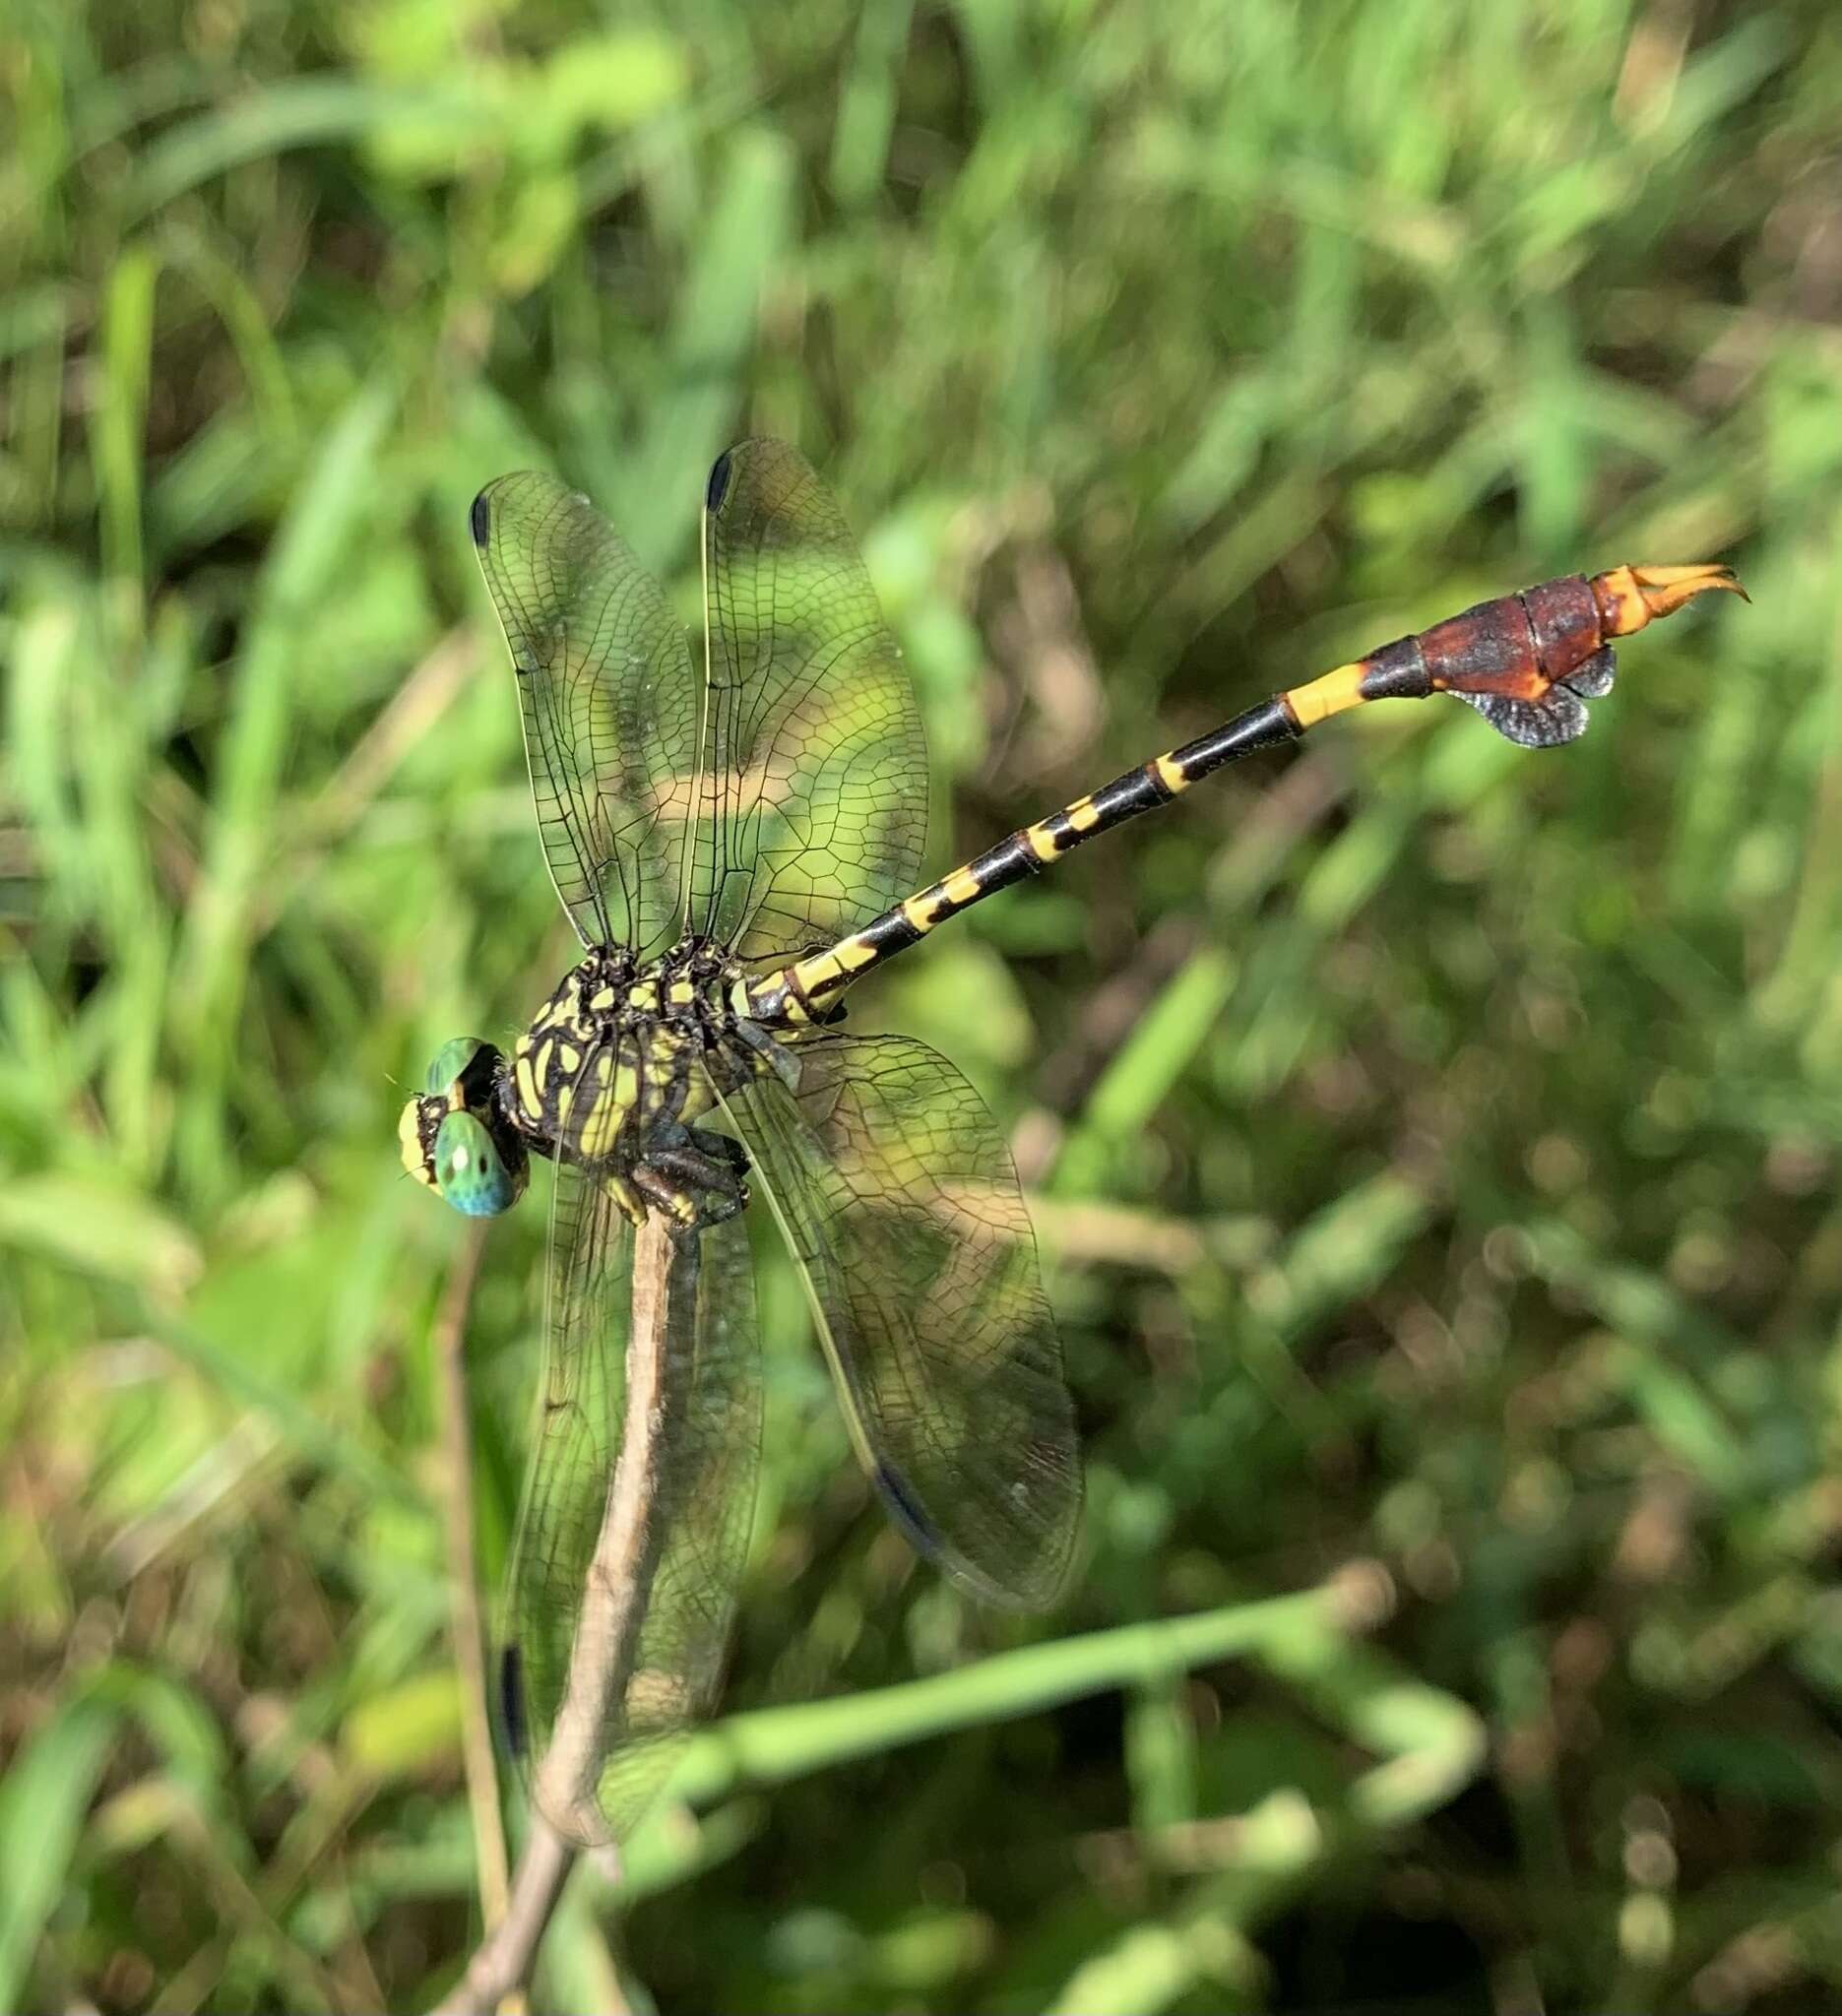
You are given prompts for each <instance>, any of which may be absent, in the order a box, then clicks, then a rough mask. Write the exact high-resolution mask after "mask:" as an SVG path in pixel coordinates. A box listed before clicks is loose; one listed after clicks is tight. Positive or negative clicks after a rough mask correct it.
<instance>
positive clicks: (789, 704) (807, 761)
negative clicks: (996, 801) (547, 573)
mask: <svg viewBox="0 0 1842 2016" xmlns="http://www.w3.org/2000/svg"><path fill="white" fill-rule="evenodd" d="M704 599H705V628H706V635H707V639H708V652H709V667H708V682H707V692H706V709H707V716H708V719H707V723H706V726H705V731H704V735H703V745H702V775H701V781H700V786H699V799H698V807H699V822H698V830H697V841H696V866H695V873H694V876H693V879H692V895H691V903H690V908H689V914H688V918H687V922H688V924H689V926H690V928H692V929H693V930H701V931H703V932H704V933H706V934H707V935H709V936H712V937H715V938H718V939H720V940H721V941H722V942H724V943H725V944H729V945H731V946H733V947H734V949H735V950H736V951H737V952H738V954H739V955H740V956H741V957H742V958H743V959H755V958H763V957H769V956H773V957H781V956H784V955H786V954H787V953H788V952H790V951H795V950H798V949H801V948H803V947H807V946H811V945H815V944H819V943H824V942H828V941H830V940H831V939H833V938H837V937H841V936H843V935H844V933H846V932H847V931H851V930H854V929H856V927H857V925H858V924H862V923H867V922H868V921H869V919H870V918H871V917H873V916H875V915H877V914H879V913H880V912H882V911H884V910H887V909H888V907H889V906H890V905H891V904H892V903H895V902H897V901H898V900H899V899H900V898H901V897H903V896H905V895H907V894H908V892H909V891H910V890H911V889H912V888H913V887H914V885H915V882H916V879H917V871H918V869H919V868H920V865H921V846H922V843H923V841H924V840H925V838H926V828H927V757H926V750H925V748H924V746H923V744H922V741H921V716H920V714H919V712H918V711H917V709H916V705H915V695H914V693H913V691H912V689H911V688H910V685H909V678H908V673H907V670H906V669H905V668H904V666H903V663H902V655H901V652H900V651H899V650H898V648H897V646H896V642H895V639H894V638H893V637H891V636H890V634H889V632H888V630H887V629H886V628H885V627H884V624H883V619H882V612H881V610H880V609H879V608H878V607H877V604H876V596H875V592H874V591H873V590H872V588H871V587H870V580H869V575H868V573H867V571H866V570H865V568H864V566H863V562H862V560H861V558H860V557H859V555H858V553H857V544H856V542H855V540H853V538H852V536H851V534H850V531H849V530H848V528H847V527H846V525H845V521H844V514H843V513H842V512H841V511H840V510H839V508H838V504H837V501H836V499H835V498H834V497H833V496H832V493H831V491H830V490H829V489H828V488H827V487H826V485H825V484H824V483H823V482H822V481H821V480H820V478H819V477H818V476H817V475H816V474H815V473H813V470H812V468H811V466H810V464H808V463H807V462H806V460H805V458H804V457H803V456H801V455H800V454H799V453H798V451H797V450H795V449H793V448H790V447H788V446H787V445H786V444H785V443H784V442H780V441H744V442H742V443H741V444H740V446H739V447H735V448H731V449H730V452H729V453H728V454H727V455H725V456H723V457H721V458H720V459H719V461H718V462H717V465H716V467H715V469H713V470H712V472H711V474H710V487H709V490H708V492H707V497H706V508H705V513H704Z"/></svg>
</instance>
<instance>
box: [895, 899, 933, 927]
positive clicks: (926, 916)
mask: <svg viewBox="0 0 1842 2016" xmlns="http://www.w3.org/2000/svg"><path fill="white" fill-rule="evenodd" d="M902 914H903V915H904V916H905V917H907V918H908V920H909V922H910V923H911V924H913V925H914V927H915V928H916V930H918V931H920V932H921V934H922V935H923V936H925V935H926V933H927V932H929V931H931V930H932V929H933V927H934V925H935V923H937V922H938V918H937V917H936V915H935V914H934V907H933V900H932V898H931V897H927V896H911V897H910V898H909V900H908V901H907V902H906V903H905V904H904V905H903V906H902Z"/></svg>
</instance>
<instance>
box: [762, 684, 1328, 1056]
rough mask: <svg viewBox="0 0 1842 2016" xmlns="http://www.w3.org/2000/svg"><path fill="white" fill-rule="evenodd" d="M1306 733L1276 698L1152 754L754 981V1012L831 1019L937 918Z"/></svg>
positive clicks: (788, 1019) (768, 1017)
mask: <svg viewBox="0 0 1842 2016" xmlns="http://www.w3.org/2000/svg"><path fill="white" fill-rule="evenodd" d="M1298 733H1299V728H1298V725H1297V724H1296V722H1295V721H1294V720H1293V718H1292V716H1291V715H1290V714H1289V713H1288V712H1287V711H1286V707H1285V704H1284V702H1283V701H1281V700H1269V701H1267V702H1266V703H1264V705H1262V706H1259V707H1254V708H1249V709H1248V710H1247V712H1246V713H1245V714H1242V715H1238V716H1237V717H1236V719H1235V720H1234V721H1232V722H1230V723H1228V724H1227V725H1225V726H1223V727H1220V728H1217V729H1216V730H1215V732H1214V733H1213V734H1209V735H1204V736H1202V737H1200V738H1199V739H1198V740H1196V741H1194V742H1188V743H1185V744H1184V746H1183V747H1182V748H1180V749H1173V750H1171V751H1169V752H1168V753H1167V754H1165V755H1163V756H1154V757H1153V758H1152V759H1151V761H1150V762H1149V763H1141V764H1139V765H1138V766H1137V767H1136V768H1135V769H1132V770H1128V771H1125V772H1123V773H1122V774H1121V775H1120V776H1118V777H1115V778H1114V779H1113V780H1112V783H1111V784H1108V785H1103V786H1102V787H1101V788H1100V789H1099V790H1097V791H1091V792H1089V793H1088V795H1087V796H1085V797H1080V798H1076V799H1075V800H1074V802H1073V803H1072V804H1070V805H1064V806H1063V807H1062V809H1061V810H1060V811H1059V812H1051V813H1050V814H1049V815H1048V818H1047V819H1039V820H1038V821H1037V822H1036V824H1035V825H1033V826H1025V827H1022V828H1020V829H1019V830H1018V831H1017V832H1016V833H1013V834H1011V835H1010V836H1009V837H1008V838H1007V839H1004V840H1001V841H999V842H998V843H997V845H996V846H995V847H990V848H987V849H986V850H985V852H984V853H982V854H978V855H976V856H975V857H974V858H973V859H972V860H970V861H967V862H966V863H965V864H964V865H963V866H961V867H957V868H955V869H954V870H953V872H952V873H951V874H950V875H943V876H942V877H941V878H940V880H939V881H938V882H935V883H932V884H931V885H930V886H929V887H927V888H925V889H922V890H920V891H918V892H917V893H916V894H915V895H914V896H911V897H907V898H905V899H904V900H903V901H902V902H901V903H899V904H897V905H896V906H895V908H894V909H893V910H887V911H885V912H884V913H883V914H882V915H881V916H879V917H875V918H873V919H872V920H871V921H870V922H869V923H867V924H865V925H864V926H863V927H862V928H861V929H860V930H857V931H853V932H852V933H851V935H850V936H849V937H848V938H841V939H840V940H839V941H838V943H837V944H836V945H832V946H828V947H827V948H826V950H825V951H823V952H817V953H814V954H812V955H811V957H809V958H807V959H802V960H799V961H798V962H796V963H795V964H794V965H793V966H791V967H788V968H786V969H785V970H784V971H782V972H781V973H778V974H775V975H772V976H771V977H768V978H767V979H765V980H761V981H757V982H755V983H754V984H753V985H751V986H750V987H749V988H748V989H747V993H746V999H747V1003H748V1013H750V1014H751V1015H753V1016H755V1017H756V1018H757V1019H759V1020H761V1021H763V1022H766V1023H769V1024H770V1025H772V1024H774V1023H777V1022H779V1023H793V1024H798V1023H802V1022H812V1021H819V1020H822V1019H823V1016H824V1010H825V1004H826V1001H827V999H828V997H829V996H831V995H835V994H836V993H838V992H839V991H840V989H842V988H843V987H845V986H848V985H849V984H850V982H851V981H852V980H854V979H856V978H857V977H858V976H859V975H860V974H863V973H867V972H868V971H869V969H870V968H871V967H873V966H877V965H879V964H880V963H881V962H882V961H883V960H885V959H888V958H890V957H892V956H893V955H894V954H895V953H897V952H901V951H903V950H904V949H905V948H906V947H908V946H910V945H913V944H915V943H916V942H917V941H918V940H920V939H921V938H924V937H925V936H926V934H927V933H928V932H929V931H931V930H932V929H933V928H934V926H935V925H936V924H939V923H944V922H945V920H946V919H947V918H948V917H952V916H957V915H958V914H960V912H961V911H963V910H969V909H970V908H971V907H972V906H973V905H974V904H975V903H980V902H983V901H984V899H985V897H987V896H992V895H995V894H996V892H997V891H998V890H1000V889H1008V888H1009V887H1010V886H1011V884H1012V883H1014V882H1021V881H1022V880H1023V879H1024V878H1025V877H1026V876H1029V875H1038V874H1041V873H1042V871H1043V869H1044V868H1046V867H1047V866H1048V863H1049V862H1050V861H1053V860H1058V859H1059V858H1060V857H1061V856H1062V855H1063V854H1065V853H1069V852H1071V851H1073V850H1074V849H1075V848H1077V847H1079V846H1081V844H1082V843H1083V842H1084V841H1089V840H1092V839H1093V838H1094V837H1095V835H1096V834H1101V833H1111V832H1112V829H1113V828H1114V827H1115V826H1122V825H1124V823H1125V822H1126V820H1128V819H1136V818H1137V817H1138V815H1139V814H1140V813H1141V812H1149V811H1152V810H1154V809H1155V808H1156V807H1157V806H1159V805H1168V804H1169V803H1170V802H1171V800H1172V799H1173V798H1174V797H1175V796H1176V794H1177V793H1178V792H1179V791H1183V790H1187V789H1188V788H1189V787H1190V786H1191V785H1192V784H1194V783H1195V782H1196V781H1197V780H1198V779H1199V778H1204V777H1207V776H1208V775H1209V773H1210V772H1211V771H1213V770H1219V769H1220V768H1221V767H1222V765H1223V764H1225V763H1232V762H1233V761H1234V760H1235V759H1236V757H1238V756H1244V755H1247V754H1248V753H1249V752H1250V751H1252V750H1254V749H1259V748H1264V747H1267V746H1269V745H1276V744H1278V743H1281V742H1289V741H1291V740H1293V739H1294V737H1295V736H1296V735H1297V734H1298Z"/></svg>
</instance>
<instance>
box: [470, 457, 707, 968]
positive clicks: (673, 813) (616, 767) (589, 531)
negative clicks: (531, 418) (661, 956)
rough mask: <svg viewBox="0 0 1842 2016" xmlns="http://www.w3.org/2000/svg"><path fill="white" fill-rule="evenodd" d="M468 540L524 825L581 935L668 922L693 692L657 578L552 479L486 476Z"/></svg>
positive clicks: (654, 930)
mask: <svg viewBox="0 0 1842 2016" xmlns="http://www.w3.org/2000/svg"><path fill="white" fill-rule="evenodd" d="M473 530H474V541H475V545H476V548H477V550H478V554H479V564H480V569H481V571H482V572H483V573H484V575H485V577H486V587H487V589H488V591H489V592H490V594H491V596H492V603H493V607H494V608H495V609H496V610H497V611H498V615H499V621H500V623H501V625H502V626H503V627H504V630H505V639H506V642H507V644H508V645H509V646H510V647H511V653H512V663H513V665H514V667H515V669H516V671H517V673H518V690H519V699H520V702H521V704H522V706H523V709H524V719H525V751H526V754H527V756H528V757H529V759H530V763H531V790H532V796H533V797H534V799H535V800H536V802H537V811H538V827H539V831H540V834H541V835H542V838H543V851H544V854H545V856H546V857H547V859H548V861H549V864H550V874H551V877H552V878H553V879H554V881H555V883H556V892H557V894H558V895H559V896H560V897H561V898H562V900H563V906H564V908H565V909H566V910H567V911H568V912H569V914H570V916H571V918H572V919H573V921H574V923H575V926H576V930H577V931H578V933H579V934H580V935H581V937H582V940H583V942H584V944H587V945H605V944H622V945H631V946H633V947H635V948H636V949H639V950H641V951H642V952H646V951H651V950H654V949H657V948H659V947H661V946H663V945H664V944H666V943H667V942H668V941H669V940H670V939H671V937H672V936H673V935H675V931H676V926H677V921H678V910H679V905H680V903H681V902H682V899H683V859H684V848H685V844H686V843H685V834H684V828H685V822H686V816H687V814H688V812H689V809H690V802H691V798H690V793H691V774H692V765H693V762H694V759H695V754H696V739H697V737H696V725H697V713H698V694H697V686H696V682H695V680H694V678H693V676H692V672H691V661H690V652H689V649H688V647H687V646H686V643H685V638H684V630H683V627H682V625H681V624H679V623H678V622H677V620H676V619H675V618H674V617H673V616H672V614H671V611H670V609H669V608H668V607H667V603H666V599H665V596H664V594H663V593H662V592H661V590H660V587H659V584H658V583H657V582H656V581H655V580H654V579H653V578H652V576H651V575H650V574H648V573H647V572H646V571H645V569H644V568H642V567H641V566H640V564H639V562H638V561H637V560H636V559H635V558H634V557H633V554H632V553H631V552H630V551H629V549H628V547H627V545H626V543H625V541H624V540H623V539H622V538H621V537H620V536H619V535H618V534H617V533H616V532H615V531H614V529H613V528H612V526H610V525H609V524H608V523H607V522H606V520H605V519H603V517H602V516H601V515H600V513H599V512H597V511H595V510H594V509H593V508H592V507H591V505H590V504H589V502H588V500H587V499H586V498H584V497H580V496H578V495H576V494H575V493H574V492H573V491H571V490H569V489H567V488H565V487H564V485H563V484H561V483H559V482H558V481H557V480H556V478H555V477H554V476H548V475H541V474H539V473H536V472H532V471H526V472H525V473H521V474H518V475H509V476H501V477H500V478H499V479H498V480H497V481H496V482H493V483H489V484H488V485H487V486H486V487H485V489H483V490H482V491H480V493H479V495H478V496H477V497H476V499H475V500H474V512H473Z"/></svg>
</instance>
